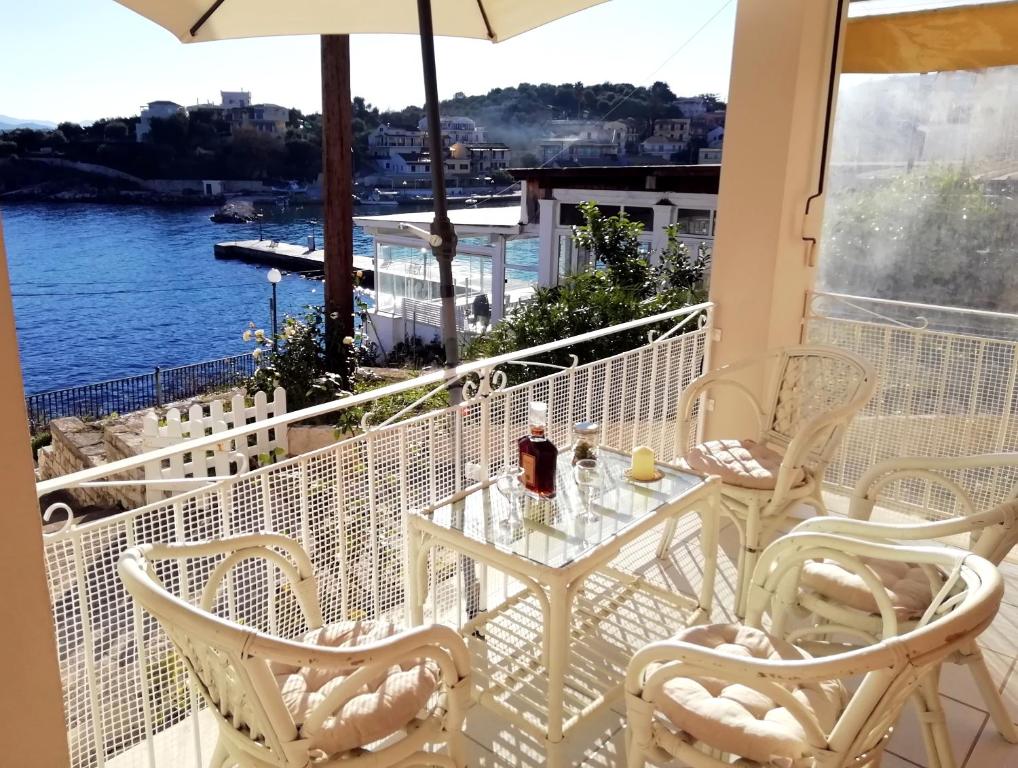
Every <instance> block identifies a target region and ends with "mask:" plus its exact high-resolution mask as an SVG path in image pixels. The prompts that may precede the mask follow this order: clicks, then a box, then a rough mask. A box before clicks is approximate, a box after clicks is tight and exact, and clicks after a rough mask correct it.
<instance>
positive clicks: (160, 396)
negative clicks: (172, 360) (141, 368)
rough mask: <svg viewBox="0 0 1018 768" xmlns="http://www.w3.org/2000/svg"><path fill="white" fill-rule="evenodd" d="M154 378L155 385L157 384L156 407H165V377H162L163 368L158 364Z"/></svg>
mask: <svg viewBox="0 0 1018 768" xmlns="http://www.w3.org/2000/svg"><path fill="white" fill-rule="evenodd" d="M154 380H155V385H154V386H155V395H156V408H162V407H163V377H162V370H161V369H160V368H159V366H158V365H157V366H156V369H155V375H154Z"/></svg>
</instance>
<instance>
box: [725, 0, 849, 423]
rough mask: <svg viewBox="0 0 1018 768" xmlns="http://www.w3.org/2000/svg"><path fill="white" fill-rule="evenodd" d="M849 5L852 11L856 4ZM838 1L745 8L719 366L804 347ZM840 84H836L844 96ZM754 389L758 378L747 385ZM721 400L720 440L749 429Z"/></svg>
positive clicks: (729, 122) (735, 61)
mask: <svg viewBox="0 0 1018 768" xmlns="http://www.w3.org/2000/svg"><path fill="white" fill-rule="evenodd" d="M844 6H845V7H846V8H847V6H848V3H847V2H845V3H844ZM839 23H840V24H843V23H844V21H843V18H842V19H839V18H838V0H739V6H738V12H737V15H736V21H735V43H734V56H733V58H732V76H731V85H730V88H729V96H728V105H729V106H728V115H727V119H726V127H725V157H724V162H723V163H722V166H721V185H720V191H719V200H718V230H717V234H716V238H715V242H714V259H713V265H712V271H711V287H710V297H711V299H712V300H713V301H714V302H716V304H717V315H716V317H715V327H716V328H717V330H718V333H717V334H716V335H715V336H716V342H715V344H714V349H713V350H712V358H711V365H712V367H718V366H721V365H724V364H726V363H730V362H734V361H737V360H740V359H744V358H747V357H751V356H755V355H758V354H760V353H762V352H763V351H765V350H767V349H770V348H775V347H781V346H786V345H789V344H796V343H798V342H799V341H800V339H801V333H802V322H803V314H804V307H805V302H806V293H807V291H808V290H809V289H810V288H811V287H812V285H813V280H814V272H815V264H814V260H813V257H812V249H811V248H810V246H809V244H808V243H807V241H806V240H804V235H807V234H809V235H812V236H815V235H816V233H817V232H818V230H819V222H820V218H821V215H822V211H823V199H822V198H819V199H815V200H814V201H813V202H812V204H811V206H810V211H811V216H810V221H809V222H806V217H805V211H806V204H807V200H808V199H809V198H810V196H811V195H814V194H815V193H816V192H817V188H818V180H819V177H820V165H821V160H820V158H821V154H822V152H821V147H822V143H823V134H824V117H825V112H826V107H827V96H828V91H829V81H830V77H831V73H830V70H831V56H832V50H833V47H834V43H835V29H836V27H837V25H838V24H839ZM837 87H838V78H837V76H836V77H835V78H834V90H835V93H836V92H837ZM747 383H750V384H752V382H747ZM730 399H731V398H729V397H723V396H722V395H721V394H719V395H718V400H717V402H716V403H715V408H714V411H713V412H712V413H710V414H709V415H708V419H707V424H706V435H707V436H708V437H715V438H716V437H720V436H724V435H727V436H734V435H740V434H744V433H746V432H747V431H748V429H749V424H750V423H751V422H750V417H749V414H748V413H747V412H746V410H745V409H740V408H737V407H727V406H728V404H729V402H730Z"/></svg>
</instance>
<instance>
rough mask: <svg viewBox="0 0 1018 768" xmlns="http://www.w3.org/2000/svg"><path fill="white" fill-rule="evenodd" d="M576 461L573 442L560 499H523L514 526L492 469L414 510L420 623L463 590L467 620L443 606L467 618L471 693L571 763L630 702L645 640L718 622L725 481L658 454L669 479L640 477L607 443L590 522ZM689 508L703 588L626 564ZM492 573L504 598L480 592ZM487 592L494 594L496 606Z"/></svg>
mask: <svg viewBox="0 0 1018 768" xmlns="http://www.w3.org/2000/svg"><path fill="white" fill-rule="evenodd" d="M571 460H572V454H571V452H569V451H565V452H563V453H560V454H559V457H558V467H557V474H556V478H555V488H556V491H557V493H556V496H555V498H554V499H548V500H541V499H534V498H524V499H523V500H522V503H521V504H520V506H521V509H520V510H519V512H520V514H519V518H518V519H519V521H520V522H519V523H518V524H516V525H513V524H512V523H511V521H510V511H511V506H510V505H511V504H512V501H511V499H510V498H508V497H507V496H506V495H505V494H503V492H502V491H500V490H499V489H498V484H497V480H496V479H495V478H492V479H490V480H488V481H486V482H484V483H481V484H480V485H479V486H473V487H471V488H469V489H467V490H465V491H464V492H462V493H461V494H458V495H457V496H454V497H452V498H451V499H448V500H446V501H444V502H442V503H440V504H437V505H435V506H433V507H430V508H427V509H424V510H422V511H420V512H418V513H414V514H410V515H408V516H407V553H406V554H407V569H408V570H407V591H408V594H407V608H408V613H409V616H408V618H409V620H410V623H411V624H412V625H420V624H422V623H423V621H424V608H425V603H426V602H427V599H428V596H429V595H431V601H430V602H431V606H432V611H433V617H434V620H438V621H442V619H440V618H438V617H439V610H440V602H439V597H438V594H439V591H440V590H441V591H442V594H445V595H448V594H449V593H448V591H447V590H448V589H449V588H450V587H451V588H452V589H453V591H454V593H455V595H456V596H455V598H454V600H453V603H451V604H450V603H447V602H442V603H441V606H447V605H452V604H454V605H455V606H463V605H464V602H465V605H466V612H465V614H466V619H467V620H466V622H465V623H462V618H463V614H461V613H458V608H453V609H452V611H453V613H452V614H449V613H447V614H445V615H447V616H448V615H454V616H457V617H458V620H457V621H456V622H455V623H457V624H459V631H460V633H461V634H462V635H463V636H464V637H466V638H469V643H468V644H469V646H470V648H471V653H472V659H471V663H472V665H473V669H474V671H475V683H474V685H475V691H474V693H475V700H476V701H477V702H478V703H479V704H481V705H483V706H485V707H487V708H489V709H491V710H492V711H493V712H494V713H496V714H497V715H498V716H500V717H504V718H507V720H508V721H510V722H512V723H514V724H515V725H517V726H519V727H520V728H523V729H524V730H526V731H528V732H529V733H531V734H532V735H533V736H534V737H535V738H537V739H539V740H541V741H542V742H543V743H544V746H545V748H546V753H547V765H548V766H549V768H563V766H564V764H565V747H566V744H567V742H568V740H569V738H571V735H572V734H573V733H574V732H575V731H574V729H575V728H576V727H577V726H578V725H579V724H581V723H583V722H587V721H588V720H589V719H590V718H592V717H596V716H598V713H600V712H603V711H605V710H606V709H607V708H608V707H610V706H611V705H612V704H613V703H616V702H618V701H619V700H620V697H621V696H622V691H623V681H624V679H625V670H626V665H627V664H628V662H629V659H631V658H632V655H633V654H634V653H635V652H636V651H637V650H638V649H639V648H641V647H643V646H644V645H646V644H647V643H649V642H654V641H656V640H663V639H665V638H667V637H671V636H672V635H673V634H674V633H675V632H676V631H677V630H678V629H680V628H682V627H684V626H688V625H689V624H690V623H700V622H702V621H706V620H707V619H708V618H709V616H710V612H711V605H712V600H713V595H714V578H715V574H716V570H717V541H718V519H719V517H720V512H721V501H720V494H719V487H720V483H719V479H718V478H716V477H701V476H699V475H695V474H692V473H690V472H685V471H683V470H681V469H679V468H677V467H672V466H669V465H666V464H658V465H657V469H658V470H659V471H660V472H661V475H662V476H661V478H660V479H659V480H655V481H652V482H634V481H631V480H629V479H628V478H627V477H626V476H625V471H626V470H627V469H628V468H629V465H630V461H631V459H630V456H629V455H628V454H622V453H617V452H615V451H611V450H608V449H606V448H604V447H601V448H600V449H599V459H598V460H599V462H600V464H601V470H602V473H603V477H604V482H603V490H602V491H601V492H600V493H599V494H597V495H596V496H595V500H594V503H593V505H592V512H593V513H594V517H593V518H592V519H591V520H590V521H585V520H584V515H583V513H584V512H585V508H584V499H583V498H582V496H581V494H580V489H579V488H578V487H577V484H576V481H575V480H574V479H573V467H572V461H571ZM690 513H693V514H696V515H698V516H699V517H700V522H701V526H700V531H699V539H700V549H701V557H702V560H701V562H702V581H701V584H700V588H699V589H698V590H696V592H697V594H696V595H690V594H684V593H683V592H681V591H677V590H674V589H671V588H670V587H669V586H667V585H661V584H659V583H657V582H656V581H655V580H654V579H653V578H645V576H644V573H643V568H642V566H638V567H637V568H636V569H635V570H630V569H629V568H628V567H627V566H625V565H623V564H622V563H620V562H618V561H617V560H616V558H617V557H618V556H619V554H620V553H621V551H622V548H623V547H624V546H626V545H627V544H630V543H635V542H636V541H637V540H638V539H640V537H642V536H645V535H651V536H654V535H655V534H654V533H653V531H654V529H655V528H657V527H659V526H663V527H664V534H663V535H658V536H657V539H656V548H657V549H656V552H657V555H656V558H657V560H658V561H659V562H661V563H663V562H665V561H666V560H667V559H668V558H669V557H670V554H669V541H670V540H671V533H672V532H674V530H675V528H674V526H675V525H676V524H677V521H678V520H679V518H680V517H682V516H684V515H687V514H690ZM651 541H652V542H653V541H654V539H653V538H652V539H651ZM447 551H451V552H452V553H455V555H456V556H454V557H451V558H450V557H449V556H448V555H447V554H445V553H446V552H447ZM439 553H441V554H439ZM648 554H649V553H648ZM646 565H650V566H651V568H650V570H652V571H653V570H656V569H657V566H654V565H652V564H650V563H647V564H646ZM492 570H493V571H494V573H497V574H500V576H499V578H501V579H503V580H504V581H503V584H504V586H506V590H505V592H504V593H503V595H502V597H501V598H499V597H498V594H497V593H498V588H497V587H496V588H495V589H488V588H484V589H483V591H482V585H483V584H487V583H488V579H489V578H491V579H492V580H494V579H495V577H494V576H489V575H488V574H489V571H492ZM509 581H512V583H513V586H512V589H509V588H508V587H509ZM690 587H693V584H692V583H691V584H690ZM460 590H461V591H460ZM489 598H492V600H491V601H492V602H497V603H498V604H497V605H495V606H493V607H487V606H488V605H489ZM443 599H444V598H443ZM499 600H501V602H499ZM472 601H473V602H472ZM472 606H473V607H472ZM441 610H448V608H441ZM577 738H580V737H577Z"/></svg>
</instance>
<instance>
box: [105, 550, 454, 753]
mask: <svg viewBox="0 0 1018 768" xmlns="http://www.w3.org/2000/svg"><path fill="white" fill-rule="evenodd" d="M166 561H176V562H166ZM252 561H253V562H252ZM234 569H238V570H237V571H234ZM239 569H246V570H242V571H241V570H239ZM157 570H161V572H162V574H163V576H164V579H166V580H167V581H168V580H169V579H175V580H182V579H185V578H186V579H189V580H190V581H191V582H192V584H193V581H194V576H195V575H196V574H202V573H207V574H208V578H207V581H206V582H205V584H204V587H202V588H201V589H200V600H199V603H198V605H192V604H191V603H189V602H186V601H184V600H182V599H180V598H179V597H177V596H176V595H174V594H171V592H170V591H168V590H167V589H166V588H165V587H164V586H163V583H162V581H160V579H159V578H158V576H157V573H156V572H157ZM231 571H234V576H236V575H240V576H241V578H243V579H251V578H260V579H264V580H265V584H266V585H268V584H275V585H276V587H275V592H274V594H275V595H276V596H278V598H279V604H280V605H283V604H288V605H289V606H291V607H292V611H291V613H292V615H293V617H294V618H295V620H296V621H298V622H299V623H300V624H301V625H303V626H304V627H306V629H307V632H306V633H305V634H304V635H303V636H299V637H298V638H297V639H284V638H281V637H275V636H271V635H269V634H267V633H264V632H260V631H258V630H257V629H254V628H252V627H250V626H243V625H241V624H238V623H234V622H232V621H228V620H226V619H224V618H221V617H219V616H217V615H216V614H215V613H214V612H213V611H214V609H215V608H216V607H217V606H222V605H223V604H227V605H228V604H229V603H230V602H231V601H232V602H235V601H236V597H235V593H234V591H233V588H234V585H235V583H236V581H235V580H231V579H232V578H233V576H231V575H230V574H231ZM118 572H119V574H120V578H121V579H122V581H123V582H124V584H125V586H126V587H127V590H128V591H129V592H130V594H131V595H132V596H133V597H134V599H135V600H137V601H138V602H139V603H140V604H141V605H142V606H143V607H144V609H145V610H146V611H148V612H149V613H150V614H151V615H152V616H154V617H155V618H156V619H157V620H158V622H159V624H160V625H161V626H162V628H163V630H164V631H165V632H166V634H167V635H168V636H169V638H170V640H171V641H172V643H173V645H174V646H175V648H176V650H177V652H178V654H179V656H180V657H181V659H182V660H183V663H184V665H185V666H186V668H187V670H188V671H189V672H190V679H191V684H192V685H193V686H194V687H195V688H196V689H197V691H198V692H199V693H200V694H201V696H202V697H203V698H204V699H205V701H206V702H207V704H208V706H209V709H210V710H211V711H212V712H213V713H214V714H215V717H216V720H217V721H218V724H219V742H218V744H217V746H216V751H215V755H214V757H213V759H212V762H211V763H210V766H211V767H212V768H221V767H222V766H244V767H245V768H269V767H270V766H271V767H272V768H298V767H300V768H304V767H306V766H309V765H312V764H313V765H314V766H316V768H324V767H325V766H338V765H343V766H349V767H350V768H354V767H355V766H371V768H382V767H388V766H400V768H403V767H404V766H424V765H435V766H441V767H442V768H460V767H461V766H462V765H463V753H462V749H463V746H462V739H463V736H462V732H461V727H462V723H463V716H464V714H465V709H466V706H467V703H468V701H469V696H470V674H469V658H468V655H467V650H466V646H465V645H464V643H463V640H462V639H461V638H460V637H459V635H457V634H456V633H455V632H454V631H452V630H451V629H449V628H446V627H440V626H430V627H418V628H416V629H411V630H407V631H405V632H395V631H394V629H393V628H392V627H391V626H388V625H386V624H385V623H383V622H373V623H372V622H344V623H341V624H328V625H323V622H322V612H321V609H320V607H319V603H318V594H317V584H316V579H315V577H314V574H313V573H312V567H311V561H310V559H309V558H308V556H307V554H306V553H305V552H304V551H303V549H301V547H300V546H299V545H297V543H296V542H294V541H292V540H290V539H287V538H285V537H283V536H278V535H273V534H253V535H245V536H236V537H232V538H226V539H223V540H219V541H210V542H203V543H195V544H143V545H140V546H135V547H130V548H128V549H127V550H125V551H124V553H123V554H122V555H121V557H120V561H119V563H118ZM276 572H278V574H281V577H282V578H278V577H271V578H270V576H269V574H270V573H276ZM272 579H275V580H272ZM268 589H269V588H267V590H266V591H268ZM195 593H196V594H199V591H198V590H195ZM287 601H289V602H288V603H287ZM266 602H269V601H268V595H266ZM272 605H273V606H275V605H276V601H275V600H273V601H272ZM259 607H266V606H259ZM282 612H283V611H282V609H280V613H282ZM277 620H279V621H282V619H277ZM443 742H444V743H446V744H447V745H448V748H449V754H448V755H446V754H441V753H438V752H431V751H425V749H426V747H428V745H431V744H439V743H443ZM372 745H374V746H372ZM369 746H371V747H372V748H370V749H367V747H369Z"/></svg>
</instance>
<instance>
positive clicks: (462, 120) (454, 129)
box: [368, 117, 488, 169]
mask: <svg viewBox="0 0 1018 768" xmlns="http://www.w3.org/2000/svg"><path fill="white" fill-rule="evenodd" d="M441 125H442V146H444V147H446V148H449V147H451V146H452V145H453V144H466V145H468V146H469V145H472V144H487V143H488V138H487V136H488V135H487V132H486V131H485V130H484V128H481V127H479V126H478V125H477V124H476V123H475V122H474V121H473V120H471V119H470V118H469V117H443V118H442V121H441ZM427 127H428V126H427V120H421V121H420V122H419V123H418V124H417V130H413V129H407V128H396V127H393V126H391V125H380V126H378V127H377V128H376V129H375V130H373V131H372V132H371V133H369V134H368V154H369V155H370V156H371V157H372V158H374V159H375V160H376V161H378V160H381V161H382V162H379V163H378V165H379V167H380V168H382V169H385V168H386V165H385V158H388V157H391V156H392V155H396V154H403V153H407V152H411V153H413V152H423V151H425V150H426V149H427V148H428V131H427Z"/></svg>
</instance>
